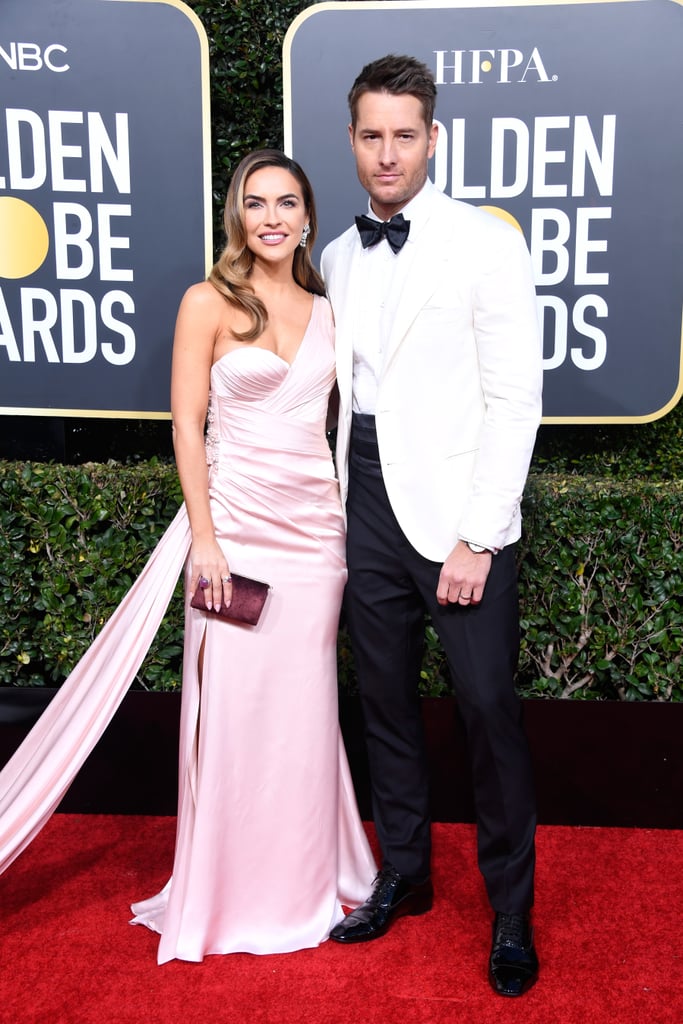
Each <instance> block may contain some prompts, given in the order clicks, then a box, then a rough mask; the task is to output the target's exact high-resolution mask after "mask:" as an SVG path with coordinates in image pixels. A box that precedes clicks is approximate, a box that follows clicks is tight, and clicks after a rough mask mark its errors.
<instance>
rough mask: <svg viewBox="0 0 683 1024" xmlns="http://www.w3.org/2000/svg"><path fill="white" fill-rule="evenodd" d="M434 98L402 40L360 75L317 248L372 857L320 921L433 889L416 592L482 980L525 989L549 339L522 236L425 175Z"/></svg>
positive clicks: (363, 919)
mask: <svg viewBox="0 0 683 1024" xmlns="http://www.w3.org/2000/svg"><path fill="white" fill-rule="evenodd" d="M435 98H436V88H435V85H434V80H433V77H432V75H431V73H430V71H429V69H428V68H427V67H426V66H425V65H424V64H421V63H420V62H419V61H417V60H415V59H413V58H411V57H395V56H388V57H384V58H382V59H380V60H377V61H374V62H373V63H371V64H369V65H367V67H365V68H364V69H363V70H362V71H361V73H360V75H359V76H358V78H357V79H356V81H355V83H354V85H353V88H352V89H351V92H350V94H349V106H350V111H351V124H350V125H349V137H350V141H351V148H352V150H353V152H354V155H355V158H356V166H357V172H358V177H359V179H360V181H361V183H362V185H363V186H364V188H365V189H366V190H367V192H368V194H369V208H368V215H367V216H366V217H359V218H356V220H357V225H356V226H354V227H352V228H350V229H349V230H348V231H346V232H345V233H344V234H343V235H341V236H340V237H339V238H337V239H335V241H333V242H332V243H331V244H330V245H329V246H327V248H326V249H325V252H324V253H323V260H322V267H323V274H324V277H325V280H326V283H327V286H328V288H329V293H330V297H331V300H332V305H333V308H334V313H335V319H336V325H337V374H338V381H339V392H340V414H339V428H338V439H337V468H338V472H339V480H340V486H341V489H342V496H343V497H344V499H345V500H346V510H347V518H348V564H349V583H348V587H347V598H346V601H347V603H346V612H347V621H348V625H349V631H350V635H351V641H352V646H353V650H354V657H355V661H356V667H357V673H358V683H359V688H360V692H361V697H362V702H363V710H364V716H365V725H366V737H367V745H368V756H369V762H370V774H371V785H372V797H373V812H374V818H375V824H376V827H377V834H378V837H379V841H380V844H381V849H382V856H383V863H382V868H381V870H380V872H379V874H378V875H377V878H376V879H375V883H374V887H373V891H372V893H371V894H370V896H369V898H368V900H367V901H366V902H365V903H364V904H363V905H362V906H361V907H359V908H357V909H356V910H355V911H353V912H352V913H351V914H349V915H348V917H347V918H346V919H345V920H344V921H343V922H342V923H341V924H340V925H338V926H337V927H336V928H334V930H333V931H332V933H331V938H332V939H334V940H336V941H337V942H341V943H354V942H366V941H369V940H371V939H375V938H378V937H379V936H381V935H383V934H384V933H385V932H386V931H387V929H388V928H389V927H390V926H391V925H392V924H393V923H394V921H395V920H396V919H397V918H400V917H402V916H405V915H416V914H422V913H425V912H426V911H428V910H429V909H430V908H431V905H432V884H431V881H430V821H429V809H428V792H427V765H426V757H425V747H424V738H423V734H422V723H421V717H420V707H419V700H418V698H417V681H418V678H419V671H420V665H421V656H422V643H423V634H424V611H425V609H426V610H427V611H428V612H429V614H430V616H431V618H432V621H433V624H434V627H435V628H436V630H437V632H438V634H439V637H440V640H441V643H442V645H443V648H444V650H445V652H446V655H447V658H448V663H449V666H450V671H451V675H452V678H453V684H454V689H455V695H456V698H457V699H458V702H459V706H460V710H461V713H462V716H463V719H464V722H465V725H466V728H467V734H468V746H469V751H470V757H471V761H472V775H473V784H474V794H475V803H476V811H477V825H478V831H477V835H478V861H479V867H480V870H481V872H482V874H483V877H484V880H485V883H486V887H487V892H488V896H489V900H490V902H491V905H492V908H493V911H494V922H493V941H492V948H491V956H490V961H489V980H490V982H491V984H492V986H493V988H494V990H495V991H496V992H498V993H500V994H501V995H507V996H517V995H520V994H521V993H522V992H524V991H525V990H526V989H527V988H528V987H529V986H530V985H532V984H533V983H534V981H535V980H536V977H537V974H538V960H537V957H536V952H535V949H534V944H533V932H532V928H531V924H530V918H529V912H530V909H531V906H532V903H533V875H534V833H535V824H536V817H535V804H534V795H533V781H532V774H531V767H530V761H529V753H528V748H527V744H526V739H525V736H524V733H523V730H522V726H521V721H520V713H521V712H520V704H519V700H518V698H517V696H516V694H515V691H514V687H513V673H514V671H515V668H516V663H517V655H518V646H519V622H518V603H517V577H516V566H515V557H514V547H513V545H514V542H515V541H516V540H517V539H518V538H519V535H520V530H521V526H520V500H521V496H522V490H523V487H524V482H525V479H526V475H527V472H528V468H529V462H530V459H531V453H532V449H533V444H534V439H535V435H536V430H537V428H538V423H539V420H540V413H541V377H542V373H541V342H540V337H539V330H538V321H537V312H536V302H535V294H534V287H533V281H532V276H531V268H530V260H529V255H528V252H527V249H526V246H525V243H524V240H523V238H522V235H521V234H520V233H519V232H518V231H516V230H515V229H514V228H512V227H511V226H509V225H507V224H505V223H504V222H503V221H502V220H500V219H498V218H496V217H493V216H491V215H490V214H488V213H485V212H483V211H481V210H477V209H476V208H475V207H472V206H469V205H468V204H465V203H460V202H457V201H454V200H451V199H449V198H447V197H446V196H444V195H443V194H442V193H441V192H439V191H438V190H437V189H436V188H435V187H434V186H433V185H432V183H431V182H430V181H429V180H428V177H427V170H428V160H429V158H430V157H431V156H432V155H433V153H434V149H435V146H436V139H437V126H436V125H435V124H434V123H433V115H434V104H435ZM406 222H408V223H407V224H406ZM406 234H407V238H406Z"/></svg>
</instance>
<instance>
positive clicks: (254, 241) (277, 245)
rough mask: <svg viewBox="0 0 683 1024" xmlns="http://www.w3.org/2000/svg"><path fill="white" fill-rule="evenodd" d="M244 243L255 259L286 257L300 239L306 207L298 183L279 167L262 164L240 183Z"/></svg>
mask: <svg viewBox="0 0 683 1024" xmlns="http://www.w3.org/2000/svg"><path fill="white" fill-rule="evenodd" d="M243 202H244V207H243V217H244V227H245V230H246V233H247V246H248V248H249V249H250V250H251V252H252V253H253V254H254V256H255V257H256V259H257V260H262V261H264V262H266V263H277V262H281V261H284V260H290V261H291V259H292V258H293V256H294V252H295V251H296V247H297V246H298V245H299V242H300V241H301V234H302V232H303V229H304V225H306V224H307V223H308V211H307V210H306V206H305V204H304V198H303V195H302V193H301V186H300V185H299V182H298V181H297V180H296V178H295V177H294V175H293V174H290V172H289V171H286V170H285V169H284V168H283V167H262V168H260V169H259V170H258V171H254V172H253V173H252V174H250V175H249V177H248V178H247V180H246V182H245V185H244V200H243Z"/></svg>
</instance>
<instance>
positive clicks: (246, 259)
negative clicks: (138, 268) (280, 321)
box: [208, 149, 325, 341]
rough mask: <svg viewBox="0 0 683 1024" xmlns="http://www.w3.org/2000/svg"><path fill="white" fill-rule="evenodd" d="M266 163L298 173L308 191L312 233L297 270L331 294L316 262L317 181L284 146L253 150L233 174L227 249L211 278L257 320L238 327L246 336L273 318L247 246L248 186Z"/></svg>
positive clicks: (314, 288)
mask: <svg viewBox="0 0 683 1024" xmlns="http://www.w3.org/2000/svg"><path fill="white" fill-rule="evenodd" d="M264 167H282V168H283V169H284V170H285V171H289V173H290V174H291V175H292V176H293V177H294V178H296V180H297V181H298V183H299V185H300V187H301V194H302V196H303V200H304V205H305V207H306V212H307V214H308V222H309V226H310V233H309V235H308V245H307V246H306V247H305V248H302V247H301V246H297V248H296V250H295V252H294V261H293V264H292V273H293V275H294V280H295V281H296V283H297V284H299V285H301V287H302V288H305V289H306V291H309V292H313V293H314V294H315V295H324V294H325V285H324V284H323V281H322V278H321V277H320V274H319V273H318V272H317V270H316V269H315V267H314V266H313V264H312V262H311V256H310V248H311V247H312V245H313V243H314V242H315V239H316V235H317V233H318V218H317V215H316V212H315V201H314V199H313V189H312V188H311V183H310V182H309V180H308V178H307V177H306V175H305V174H304V172H303V170H302V168H301V167H300V166H299V164H298V163H297V162H296V160H291V159H290V157H288V156H286V155H285V154H284V153H281V152H280V150H279V149H257V150H255V151H254V152H253V153H249V154H248V155H247V156H245V157H244V159H243V160H242V161H241V162H240V163H239V165H238V167H237V170H236V171H235V173H234V174H233V176H232V181H231V182H230V187H229V189H228V195H227V198H226V200H225V211H224V213H223V226H224V228H225V234H226V238H227V242H226V245H225V248H224V249H223V252H222V253H221V254H220V256H219V257H218V260H217V261H216V263H215V264H214V265H213V267H212V268H211V273H210V274H209V278H208V280H209V281H210V282H211V284H212V285H213V286H214V288H217V289H218V291H219V292H220V293H221V295H224V296H225V298H226V299H227V300H228V302H230V303H231V304H232V305H233V306H237V307H238V309H241V310H243V311H244V312H245V313H246V314H247V316H248V317H249V319H250V320H251V326H250V327H249V328H248V330H246V331H242V332H241V333H240V332H237V331H235V332H234V334H235V337H236V338H239V340H240V341H255V340H256V338H258V337H260V336H261V335H262V334H263V332H264V331H265V329H266V326H267V324H268V311H267V309H266V307H265V305H264V304H263V302H262V301H261V299H259V298H258V297H257V296H256V295H255V293H254V289H253V287H252V285H251V284H250V283H249V277H250V275H251V271H252V268H253V266H254V254H253V253H252V251H251V250H250V249H249V248H247V233H246V230H245V228H244V190H245V186H246V183H247V181H248V179H249V177H250V175H252V174H253V173H254V171H260V170H261V169H262V168H264Z"/></svg>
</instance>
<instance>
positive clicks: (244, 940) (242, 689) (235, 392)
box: [0, 150, 375, 963]
mask: <svg viewBox="0 0 683 1024" xmlns="http://www.w3.org/2000/svg"><path fill="white" fill-rule="evenodd" d="M225 227H226V234H227V239H228V241H227V245H226V248H225V250H224V251H223V253H222V255H221V257H220V259H219V261H218V263H217V264H216V266H215V267H214V268H213V270H212V272H211V275H210V277H209V280H208V281H206V282H202V283H201V284H197V285H194V286H193V287H191V288H190V289H189V290H188V292H187V293H186V294H185V296H184V298H183V300H182V303H181V306H180V310H179V313H178V319H177V324H176V334H175V340H174V347H173V369H172V383H171V405H172V416H173V432H174V444H175V451H176V460H177V465H178V473H179V476H180V481H181V485H182V488H183V494H184V497H185V505H184V507H183V509H181V512H180V513H179V516H178V518H177V519H176V521H174V523H173V524H172V525H171V527H170V528H169V530H168V531H167V534H166V535H165V536H164V539H163V540H162V541H161V543H160V544H159V546H158V548H157V550H156V551H155V553H154V555H153V556H152V559H151V560H150V563H148V566H147V567H146V569H145V570H144V572H143V574H142V576H141V577H140V579H139V580H138V582H137V583H136V584H135V586H134V587H133V588H132V590H131V592H130V593H129V595H128V596H127V597H126V599H125V600H124V602H123V603H122V605H121V606H120V607H119V609H118V610H117V612H116V613H115V615H114V616H113V617H112V619H111V620H110V622H109V623H108V625H107V627H105V630H103V631H102V634H100V637H98V640H97V641H96V642H95V644H93V647H92V648H91V650H90V651H89V652H88V654H87V655H86V656H85V657H84V659H83V660H82V661H81V663H79V665H78V666H77V667H76V668H75V669H74V671H73V673H72V674H71V676H70V677H69V680H67V682H66V683H65V684H64V686H63V687H62V691H64V690H65V688H67V690H66V693H67V697H66V698H64V697H63V696H62V691H60V694H58V697H57V698H55V701H57V700H59V699H60V698H61V701H60V704H61V705H63V707H59V708H58V710H57V713H56V716H53V717H54V718H55V723H54V724H55V727H57V725H58V722H59V721H61V722H62V723H64V725H65V727H66V728H69V729H71V728H72V724H71V723H72V717H70V716H69V710H68V705H69V702H70V698H69V694H70V693H73V698H72V699H71V704H72V705H76V704H79V709H78V710H80V704H81V703H82V701H81V700H80V694H81V691H82V690H83V689H85V688H87V689H88V691H89V692H90V691H91V690H93V689H95V688H98V687H99V688H100V689H101V688H102V686H103V684H102V682H101V679H100V677H101V675H102V673H104V674H105V675H107V674H108V676H109V678H110V679H111V680H112V685H113V680H114V679H115V678H116V680H117V681H116V688H117V691H119V690H120V689H121V683H120V675H121V671H122V668H121V662H122V661H123V660H124V658H125V659H126V662H127V663H126V666H125V671H127V672H128V671H129V668H130V666H129V664H128V663H129V662H130V661H131V658H130V656H129V655H128V650H129V649H130V646H131V645H130V644H129V643H128V641H129V633H130V631H132V632H134V633H135V634H136V636H134V637H133V638H132V639H133V646H135V651H136V653H135V657H136V658H137V655H138V648H141V647H143V646H144V650H146V646H148V645H149V642H150V640H151V636H152V635H153V630H155V629H156V628H157V626H158V621H159V619H160V617H161V616H160V615H158V614H157V613H156V612H155V614H154V616H153V617H152V619H153V620H151V621H150V622H145V624H144V626H143V627H142V629H141V627H140V623H139V621H138V619H139V614H140V608H141V606H143V605H144V603H145V601H147V602H149V601H150V599H152V598H153V599H154V601H155V602H157V603H159V602H160V600H161V603H163V599H160V598H159V589H158V588H159V585H160V583H161V581H162V579H163V577H164V572H166V575H168V570H169V567H171V568H172V567H173V565H174V564H176V563H177V559H178V551H179V550H181V551H182V554H183V557H184V556H185V555H186V554H187V548H188V542H189V543H190V550H189V558H187V562H186V620H185V649H184V662H183V704H182V716H181V737H180V774H179V808H178V830H177V838H176V851H175V861H174V865H173V873H172V877H171V879H170V881H169V882H168V884H167V885H166V886H165V888H164V889H163V890H162V891H161V893H159V894H158V895H157V896H154V897H152V898H151V899H148V900H145V901H143V902H141V903H137V904H134V906H133V911H134V914H135V917H134V919H133V923H136V924H145V925H147V926H148V927H149V928H151V929H153V930H154V931H157V932H160V933H161V940H160V943H159V952H158V960H159V962H160V963H163V962H165V961H168V960H170V959H173V958H178V959H184V960H193V961H197V960H201V959H202V958H203V957H204V956H205V955H206V954H209V953H228V952H237V951H240V952H252V953H274V952H286V951H290V950H294V949H300V948H305V947H310V946H315V945H317V944H318V943H319V942H321V941H323V940H324V939H325V938H326V937H327V935H328V933H329V930H330V928H331V927H333V926H334V925H335V924H336V923H337V922H338V921H339V920H341V918H342V917H343V911H342V909H341V907H342V903H344V904H351V905H353V904H355V903H357V902H360V901H361V900H362V899H363V898H364V895H365V892H366V891H367V888H368V886H369V884H370V882H371V881H372V877H373V876H374V871H375V868H374V864H373V861H372V856H371V854H370V851H369V848H368V845H367V841H366V838H365V834H364V832H363V828H362V824H361V822H360V819H359V816H358V812H357V808H356V805H355V799H354V795H353V789H352V785H351V781H350V776H349V772H348V766H347V763H346V757H345V754H344V750H343V746H342V743H341V737H340V732H339V726H338V721H337V696H336V643H335V641H336V631H337V624H338V616H339V607H340V602H341V595H342V590H343V586H344V582H345V579H346V568H345V563H344V537H343V522H342V514H341V507H340V502H339V491H338V486H337V483H336V480H335V478H334V474H333V468H332V461H331V456H330V453H329V448H328V445H327V441H326V437H325V421H326V412H327V406H328V401H329V395H330V392H331V389H332V387H333V384H334V350H333V326H332V317H331V312H330V308H329V305H328V303H327V300H326V299H325V298H324V297H323V291H324V289H323V285H322V282H321V280H320V278H319V276H318V275H317V273H316V272H315V270H314V269H313V267H312V265H311V262H310V258H309V254H308V243H309V242H310V243H311V244H312V243H313V241H314V240H315V235H316V216H315V208H314V203H313V196H312V193H311V188H310V185H309V182H308V180H307V178H306V177H305V175H304V173H303V171H302V170H301V168H300V167H299V166H298V164H296V163H295V162H294V161H292V160H290V159H289V158H287V157H286V156H284V154H282V153H280V152H278V151H275V150H262V151H259V152H256V153H252V154H250V155H249V156H247V157H246V158H245V159H244V160H243V161H242V162H241V164H240V165H239V167H238V168H237V171H236V172H235V175H234V177H233V180H232V182H231V184H230V189H229V192H228V197H227V201H226V207H225ZM207 416H208V423H209V428H208V431H207V444H206V454H205V440H204V424H205V421H206V419H207ZM207 462H208V466H207ZM188 527H189V536H188ZM233 570H234V571H235V572H236V573H239V574H241V575H244V576H252V577H255V578H257V579H261V580H265V581H267V582H268V583H269V584H270V585H271V587H272V590H271V592H270V595H269V597H268V600H267V602H266V606H265V609H264V612H263V615H262V617H261V619H260V621H259V624H258V625H257V626H256V627H249V626H243V625H238V624H236V623H233V622H227V621H224V620H223V619H218V618H217V617H214V616H211V615H208V614H207V613H206V612H204V611H199V610H196V609H194V608H193V607H191V605H190V601H191V598H192V596H193V594H194V592H195V590H196V589H197V587H198V586H199V585H200V581H201V584H202V586H203V587H204V588H205V589H204V595H205V600H206V603H207V606H208V605H215V606H217V607H218V606H220V605H223V604H228V603H229V602H230V600H231V596H232V584H231V579H230V573H231V571H233ZM171 575H172V573H171ZM176 575H177V573H176ZM166 590H168V585H166ZM168 597H170V592H169V594H168ZM168 597H165V591H164V598H165V600H166V601H168ZM131 599H133V600H134V601H136V604H135V606H134V608H132V607H131V608H129V607H128V604H129V602H130V601H131ZM164 607H165V606H164ZM161 614H163V611H162V612H161ZM133 621H134V622H135V630H132V623H133ZM152 627H153V629H152ZM150 630H152V633H151V635H150ZM140 632H142V633H144V639H145V640H146V646H145V645H144V644H143V642H142V640H138V639H137V637H138V635H139V634H140ZM101 637H104V640H103V641H100V638H101ZM124 640H125V641H126V642H125V643H122V641H124ZM98 646H99V647H101V648H103V649H102V651H101V652H100V656H99V657H98V658H97V665H96V668H93V666H92V665H91V664H90V660H91V656H92V652H93V649H95V648H96V647H98ZM121 650H125V651H126V654H121V653H119V652H120V651H121ZM144 650H143V651H142V655H144ZM112 659H117V660H118V662H119V668H118V669H117V668H116V666H114V668H113V670H112V666H111V664H110V662H111V661H112ZM138 663H139V662H136V663H135V665H134V667H133V673H134V671H135V669H136V668H137V664H138ZM83 665H85V669H84V671H83V672H82V673H81V666H83ZM79 677H80V678H79ZM131 678H132V674H131V675H130V678H129V679H128V683H127V684H126V685H128V684H129V682H130V679H131ZM104 685H105V686H106V683H105V684H104ZM119 699H120V698H119ZM55 701H53V703H52V705H50V708H48V711H47V712H46V713H45V715H44V716H43V718H42V719H41V720H40V722H39V723H37V726H36V728H35V729H34V730H33V731H32V733H31V735H30V736H29V737H28V738H27V740H26V741H25V744H23V747H26V746H27V745H31V738H32V736H33V734H34V733H36V732H39V733H40V736H39V737H38V740H37V743H36V744H34V747H36V749H38V750H40V749H41V748H42V746H43V745H44V738H45V737H46V736H47V737H49V735H50V727H49V724H48V726H45V725H44V723H43V719H45V718H46V717H47V716H48V715H50V713H51V711H52V707H53V705H54V704H55ZM109 717H111V716H110V714H109ZM106 721H108V717H107V719H106ZM106 721H105V723H104V724H105V725H106ZM52 731H54V730H52ZM101 731H102V729H101V728H100V729H99V732H98V733H97V735H99V734H100V733H101ZM96 738H97V736H95V737H94V739H92V730H90V733H89V735H88V738H87V741H85V740H82V739H80V738H79V737H76V739H75V741H74V743H73V744H72V746H73V747H76V748H78V750H77V754H76V757H74V756H73V752H72V753H71V760H70V763H69V767H68V769H65V770H63V771H62V772H61V778H62V779H63V778H64V777H66V776H67V775H68V779H67V782H66V784H67V785H68V781H70V779H71V778H72V777H73V774H74V773H75V769H74V770H71V769H72V765H73V762H74V761H75V760H76V759H77V756H79V755H80V751H81V750H82V749H84V747H85V746H86V745H87V743H89V744H90V745H89V746H88V750H89V749H90V748H91V747H92V745H93V743H94V741H95V740H96ZM91 740H92V742H91ZM30 753H31V752H30V751H29V752H28V753H27V754H25V755H24V756H23V759H22V757H21V756H20V757H19V760H18V761H17V762H16V766H15V768H14V769H13V768H12V765H13V764H14V763H15V759H14V758H13V759H12V761H11V762H10V763H9V765H8V766H7V768H6V769H5V771H4V772H3V773H2V776H0V783H2V782H4V781H5V776H6V773H8V775H7V779H8V781H7V786H6V792H8V793H9V794H10V796H11V794H12V792H13V791H15V793H16V800H15V802H14V803H15V806H14V807H13V806H12V800H11V799H9V800H5V798H4V797H3V792H2V788H0V813H1V812H2V811H3V805H5V806H8V807H9V811H10V818H11V817H12V812H13V811H14V815H13V820H14V821H15V822H16V824H17V830H18V831H20V832H21V834H22V836H23V835H24V834H25V836H26V838H25V840H24V839H23V838H22V839H21V840H20V841H19V842H18V844H17V843H15V845H18V846H19V849H21V848H23V846H25V845H26V842H28V841H30V838H31V837H32V835H35V832H36V831H37V830H38V828H40V826H41V824H42V823H43V821H44V820H45V819H46V817H47V815H48V814H49V813H50V810H51V809H52V808H53V807H54V805H55V803H56V799H55V787H53V790H52V792H51V793H50V794H49V796H48V797H46V796H45V794H44V792H43V791H44V790H46V789H47V788H48V783H47V781H46V780H45V781H43V782H42V783H39V784H38V788H39V789H40V794H39V795H40V800H38V799H37V795H38V794H37V791H36V790H35V787H34V790H33V792H32V793H31V792H29V788H30V787H29V786H28V785H27V784H26V783H25V781H23V782H21V783H20V784H19V785H18V786H17V785H16V779H17V776H19V777H20V778H21V779H22V780H25V776H26V774H27V768H28V764H29V762H30V763H31V766H32V767H31V773H33V771H34V769H35V757H34V758H31V756H30ZM18 754H19V755H21V748H20V751H19V752H18ZM86 754H87V750H86ZM16 757H17V755H15V758H16ZM58 759H59V762H60V763H63V762H64V761H66V760H69V758H68V757H67V756H66V752H65V751H60V752H59V754H58ZM48 760H49V759H48ZM80 763H81V762H80V761H79V762H78V763H77V764H76V769H77V767H78V765H79V764H80ZM49 767H50V766H49V765H46V771H49ZM69 771H71V774H70V775H69ZM53 774H54V772H53ZM58 774H59V773H58ZM64 788H65V786H62V788H61V789H60V791H59V793H58V794H57V799H58V798H59V796H61V793H62V792H63V789H64ZM31 804H34V805H39V806H40V807H41V815H42V816H41V817H40V820H38V818H37V817H36V815H35V814H34V815H33V820H32V824H31V826H30V828H28V829H26V828H24V827H23V825H22V826H21V828H20V827H19V826H20V824H21V823H20V821H19V819H20V818H21V817H22V815H21V812H16V807H17V806H18V807H19V808H20V809H21V808H22V806H29V805H31ZM48 805H49V807H48ZM46 808H48V809H47V813H46ZM28 817H31V815H29V816H28ZM3 842H4V843H5V845H6V847H7V848H6V850H5V855H6V860H7V863H9V860H10V859H11V857H12V856H13V855H16V854H15V853H14V852H13V851H12V849H11V846H12V839H11V837H9V838H8V839H7V840H3V833H2V832H0V857H1V856H2V854H3ZM17 852H18V851H17Z"/></svg>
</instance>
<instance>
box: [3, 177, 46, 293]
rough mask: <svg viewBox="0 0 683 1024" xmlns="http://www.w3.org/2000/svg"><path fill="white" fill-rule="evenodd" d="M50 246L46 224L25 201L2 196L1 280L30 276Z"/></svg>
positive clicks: (43, 259) (41, 262)
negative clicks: (2, 278)
mask: <svg viewBox="0 0 683 1024" xmlns="http://www.w3.org/2000/svg"><path fill="white" fill-rule="evenodd" d="M49 247H50V236H49V234H48V230H47V225H46V223H45V221H44V220H43V218H42V217H41V216H40V214H39V213H38V211H37V210H34V208H33V207H32V206H30V205H29V203H25V202H24V200H23V199H15V198H14V197H13V196H0V277H6V278H11V279H12V280H15V279H16V278H18V277H28V275H29V274H33V273H34V272H35V271H36V270H38V268H39V267H41V266H42V265H43V263H44V261H45V257H46V256H47V251H48V249H49Z"/></svg>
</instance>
